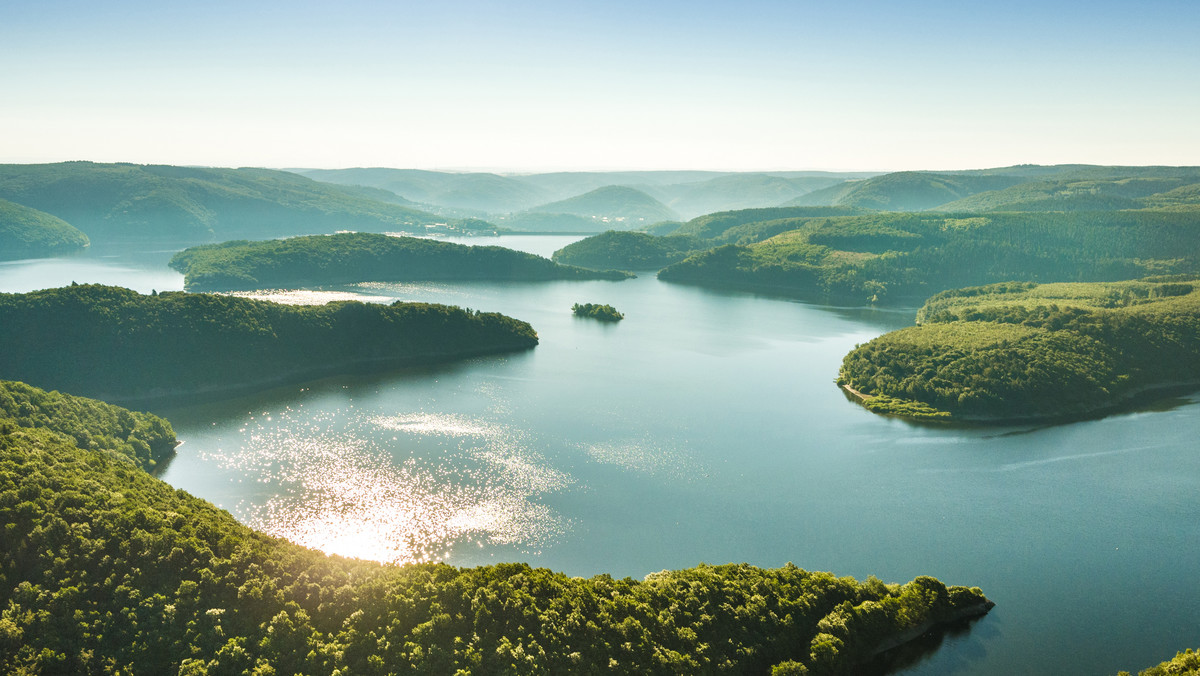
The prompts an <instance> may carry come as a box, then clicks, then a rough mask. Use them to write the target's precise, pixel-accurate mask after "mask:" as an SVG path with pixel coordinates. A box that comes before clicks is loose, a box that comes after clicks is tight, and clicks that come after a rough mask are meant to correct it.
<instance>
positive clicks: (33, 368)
mask: <svg viewBox="0 0 1200 676" xmlns="http://www.w3.org/2000/svg"><path fill="white" fill-rule="evenodd" d="M536 344H537V334H536V333H535V332H534V330H533V328H532V327H531V326H529V324H527V323H525V322H522V321H518V320H516V319H512V318H510V317H506V316H504V315H500V314H496V313H486V312H475V311H471V310H463V309H461V308H457V307H449V306H445V305H431V304H426V303H403V302H396V303H393V304H392V305H376V304H369V303H359V302H351V301H344V302H334V303H329V304H327V305H321V306H307V307H303V306H288V305H280V304H276V303H270V302H266V301H257V300H249V299H244V298H234V297H230V296H220V295H210V294H193V293H183V292H170V293H157V294H151V295H142V294H139V293H137V292H135V291H131V290H129V289H123V288H119V287H111V286H102V285H94V284H89V285H76V286H69V287H64V288H59V289H47V290H43V291H34V292H31V293H26V294H0V345H3V346H4V349H3V350H0V375H3V377H4V378H7V379H12V380H21V381H25V382H28V383H30V384H33V385H37V386H39V387H45V388H48V389H58V390H63V391H67V392H75V393H80V394H83V395H88V396H97V397H102V398H105V399H108V400H113V401H130V400H138V399H149V398H154V397H159V396H174V395H183V394H193V393H212V392H220V391H230V390H244V389H251V388H257V387H265V386H270V385H277V384H282V383H286V382H295V381H298V380H303V379H310V378H315V377H320V376H325V375H332V374H335V373H345V372H351V371H359V370H364V369H377V368H391V367H399V366H406V365H418V364H428V363H433V362H440V361H446V360H452V359H460V358H463V357H467V356H472V355H479V354H491V353H499V352H510V351H516V350H524V349H529V348H532V347H533V346H535V345H536Z"/></svg>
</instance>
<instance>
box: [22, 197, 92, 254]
mask: <svg viewBox="0 0 1200 676" xmlns="http://www.w3.org/2000/svg"><path fill="white" fill-rule="evenodd" d="M88 244H89V241H88V238H87V235H85V234H83V233H82V232H80V231H79V230H78V229H77V228H75V227H74V226H72V225H71V224H70V223H67V222H66V221H64V220H62V219H61V218H56V217H54V216H51V215H50V214H47V213H45V212H42V211H38V210H37V209H30V208H29V207H24V206H21V205H20V204H14V203H13V202H9V201H8V200H4V199H0V260H4V259H13V258H33V257H37V256H61V255H63V254H68V253H74V252H76V251H82V250H83V249H86V248H87V246H88Z"/></svg>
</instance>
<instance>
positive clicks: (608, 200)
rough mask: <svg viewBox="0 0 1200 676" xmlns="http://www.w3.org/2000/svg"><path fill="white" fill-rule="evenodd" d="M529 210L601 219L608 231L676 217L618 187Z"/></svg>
mask: <svg viewBox="0 0 1200 676" xmlns="http://www.w3.org/2000/svg"><path fill="white" fill-rule="evenodd" d="M530 211H533V212H539V213H548V214H570V215H573V216H582V217H584V218H592V219H602V220H604V222H606V223H607V224H608V226H607V227H610V228H611V227H613V226H614V225H618V224H621V223H623V224H625V225H626V227H627V228H634V227H637V226H640V225H643V224H646V223H656V222H658V221H670V220H675V219H677V218H678V217H679V215H678V214H676V213H675V212H674V211H672V210H671V209H669V208H667V206H665V205H664V204H663V203H662V202H659V201H658V200H656V199H654V198H653V197H651V196H649V195H647V194H646V193H644V192H642V191H640V190H637V189H635V188H628V187H625V186H618V185H610V186H605V187H603V188H597V189H595V190H593V191H591V192H588V193H584V194H582V195H578V196H576V197H571V198H568V199H565V200H561V201H558V202H551V203H549V204H543V205H541V206H539V207H536V208H534V209H531V210H530Z"/></svg>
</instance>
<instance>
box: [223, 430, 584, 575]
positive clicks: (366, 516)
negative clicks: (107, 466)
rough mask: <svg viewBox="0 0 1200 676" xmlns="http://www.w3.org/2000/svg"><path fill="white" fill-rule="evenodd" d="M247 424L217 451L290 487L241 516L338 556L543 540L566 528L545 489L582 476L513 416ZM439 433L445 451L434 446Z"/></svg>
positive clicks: (420, 557)
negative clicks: (527, 434) (541, 448)
mask: <svg viewBox="0 0 1200 676" xmlns="http://www.w3.org/2000/svg"><path fill="white" fill-rule="evenodd" d="M305 421H307V422H305ZM242 434H243V437H242V443H241V444H240V448H238V449H237V450H236V452H232V453H225V452H223V451H217V452H215V453H208V454H207V455H209V456H212V457H214V459H216V460H217V461H218V462H220V463H221V464H222V466H225V467H227V468H229V469H232V470H235V471H237V472H239V473H240V474H242V475H243V477H244V478H245V479H249V480H252V481H262V482H264V483H267V484H270V485H273V486H274V487H276V488H278V489H279V493H278V494H276V495H274V496H272V497H270V498H268V499H266V500H265V502H261V503H260V502H254V503H253V504H250V503H247V502H243V504H242V505H240V506H239V510H238V511H239V515H240V516H241V518H242V520H243V521H245V522H247V523H248V524H249V525H251V526H252V527H254V528H256V529H258V530H261V531H263V532H265V533H268V534H270V535H275V536H278V537H283V538H286V539H288V540H291V541H293V542H295V543H297V544H300V545H304V546H307V547H312V548H315V549H319V550H322V551H324V552H327V553H330V554H339V555H342V556H349V557H355V558H362V559H371V560H376V561H384V562H395V563H409V562H422V561H431V560H437V559H442V558H445V556H446V555H447V553H448V551H449V550H450V549H452V547H453V546H454V545H455V544H458V543H463V542H471V543H481V544H482V543H491V544H494V545H516V546H522V547H536V546H540V545H543V544H544V543H546V542H548V541H551V540H553V539H554V538H556V537H558V536H560V535H561V534H562V533H563V532H564V531H565V529H566V526H567V524H566V523H565V522H564V521H563V520H562V519H561V518H560V517H559V516H557V515H556V514H555V513H554V512H553V511H552V510H550V509H549V508H547V507H545V506H544V505H541V504H538V502H537V498H538V496H540V495H542V494H544V493H547V492H551V491H555V490H559V489H560V488H562V487H564V486H566V485H568V484H570V483H571V482H572V479H571V477H570V476H569V475H567V474H565V473H563V472H560V471H558V470H556V469H554V468H552V467H550V466H548V465H547V464H546V462H545V460H544V459H543V458H541V457H540V456H539V455H538V454H536V453H535V452H533V451H531V450H530V449H529V444H528V442H527V440H526V439H524V437H523V435H522V433H520V432H519V431H514V430H511V429H508V428H506V427H505V426H503V425H498V424H494V423H490V422H486V421H480V420H473V419H470V418H467V417H462V416H453V415H440V414H438V415H433V414H425V413H412V414H402V415H369V414H366V413H352V414H346V413H345V412H343V414H342V415H336V416H329V417H328V418H326V419H319V420H312V419H308V418H306V417H305V416H303V415H301V414H300V413H299V412H298V411H292V410H287V411H283V412H281V413H276V414H273V415H271V414H267V413H265V412H264V413H263V414H261V415H253V416H249V419H248V420H247V421H246V424H245V426H244V427H243V431H242ZM415 440H420V441H421V442H422V443H423V444H424V445H423V446H422V452H421V453H420V455H421V457H420V458H418V457H416V454H415V453H414V452H413V451H412V450H411V448H412V444H414V443H415ZM429 440H433V442H434V445H435V446H437V447H438V450H437V452H436V453H432V454H431V453H428V452H425V450H426V449H428V443H427V442H428V441H429ZM406 448H408V449H410V450H409V451H408V455H409V457H407V459H401V458H402V456H403V455H404V454H405V450H404V449H406ZM427 456H432V457H427Z"/></svg>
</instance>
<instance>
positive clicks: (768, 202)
mask: <svg viewBox="0 0 1200 676" xmlns="http://www.w3.org/2000/svg"><path fill="white" fill-rule="evenodd" d="M292 171H294V172H296V173H299V174H302V175H304V176H307V177H309V178H313V179H316V180H319V181H328V182H330V183H336V184H338V185H344V186H367V187H370V188H375V189H379V190H386V191H388V192H389V193H394V194H396V195H399V196H402V197H403V198H404V199H405V201H409V200H411V202H412V204H411V205H412V206H416V207H418V208H422V209H425V210H427V211H432V212H434V213H439V214H446V215H454V216H465V215H474V216H481V217H484V216H489V215H491V216H499V215H501V214H516V213H519V212H524V211H525V210H528V209H532V208H534V207H538V206H540V205H544V204H548V203H551V202H557V201H561V200H565V199H569V198H571V197H578V196H580V195H583V194H585V193H588V192H591V191H594V190H597V189H599V188H605V187H609V186H618V185H619V186H626V187H630V188H634V189H636V190H639V191H641V192H644V193H646V194H648V195H650V196H651V197H654V198H655V199H657V200H658V201H660V202H662V203H663V204H665V205H667V206H668V207H669V208H671V209H673V210H675V211H678V212H680V214H682V215H683V216H684V217H693V216H699V215H701V214H706V213H710V212H713V211H726V210H730V209H743V208H749V207H770V206H775V205H778V204H780V203H781V202H784V201H786V200H789V199H791V198H793V197H796V196H797V195H802V194H804V193H807V192H809V191H812V190H816V189H818V188H823V187H825V186H828V185H830V184H833V183H838V182H840V181H842V180H845V179H847V178H865V177H869V176H874V175H876V173H874V172H841V173H833V172H823V171H773V172H755V173H747V172H742V173H739V172H722V171H570V172H552V173H545V174H505V175H502V174H494V173H482V172H467V173H462V172H441V171H425V170H420V169H388V168H357V169H293V170H292ZM384 201H387V200H384ZM447 210H458V211H462V212H464V213H451V212H449V211H447ZM563 213H568V212H563ZM489 220H490V219H489ZM526 229H527V230H529V231H535V230H536V228H526Z"/></svg>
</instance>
